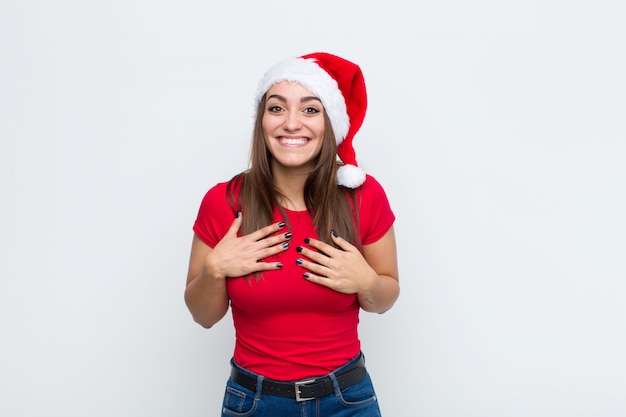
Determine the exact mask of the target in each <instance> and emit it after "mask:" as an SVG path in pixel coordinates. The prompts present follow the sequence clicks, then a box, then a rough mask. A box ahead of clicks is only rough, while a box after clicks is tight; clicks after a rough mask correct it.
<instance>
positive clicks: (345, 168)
mask: <svg viewBox="0 0 626 417" xmlns="http://www.w3.org/2000/svg"><path fill="white" fill-rule="evenodd" d="M364 182H365V171H364V170H363V169H362V168H359V167H357V166H354V165H341V166H340V167H339V169H338V170H337V183H338V184H339V185H343V186H344V187H348V188H357V187H358V186H360V185H361V184H363V183H364Z"/></svg>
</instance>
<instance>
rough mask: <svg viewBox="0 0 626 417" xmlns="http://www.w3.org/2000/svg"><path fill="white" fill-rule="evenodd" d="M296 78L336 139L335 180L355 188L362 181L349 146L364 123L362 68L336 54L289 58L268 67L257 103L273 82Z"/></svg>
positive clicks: (361, 172) (364, 102)
mask: <svg viewBox="0 0 626 417" xmlns="http://www.w3.org/2000/svg"><path fill="white" fill-rule="evenodd" d="M281 81H295V82H297V83H299V84H301V85H302V86H304V87H305V88H306V89H307V90H309V91H311V92H312V93H313V94H315V95H316V96H317V97H318V98H319V99H320V101H321V102H322V105H323V106H324V109H325V111H326V114H327V115H328V118H329V119H330V124H331V125H332V127H333V132H334V133H335V137H336V138H337V155H338V156H339V158H340V159H341V161H342V162H343V163H344V165H342V166H340V167H339V170H338V171H337V182H338V183H339V184H340V185H343V186H344V187H348V188H357V187H358V186H360V185H361V184H363V182H364V181H365V171H363V170H362V169H361V168H359V166H358V164H357V162H356V154H355V152H354V148H353V146H352V140H353V139H354V135H355V134H356V132H357V131H358V130H359V128H360V127H361V125H362V124H363V119H364V118H365V110H366V109H367V93H366V91H365V80H364V79H363V73H362V72H361V69H360V68H359V67H358V66H357V65H356V64H354V63H352V62H350V61H347V60H345V59H343V58H340V57H338V56H335V55H332V54H329V53H326V52H316V53H312V54H308V55H303V56H301V57H298V58H290V59H287V60H285V61H283V62H280V63H278V64H276V65H274V66H273V67H272V68H270V69H269V70H268V71H267V72H266V73H265V75H264V76H263V78H262V79H261V81H260V82H259V87H258V89H257V94H256V97H255V99H256V103H257V104H258V103H260V102H261V99H262V98H263V96H264V95H265V93H266V92H267V90H269V89H270V87H271V86H273V85H274V84H276V83H279V82H281Z"/></svg>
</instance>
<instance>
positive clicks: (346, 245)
mask: <svg viewBox="0 0 626 417" xmlns="http://www.w3.org/2000/svg"><path fill="white" fill-rule="evenodd" d="M330 235H331V238H332V239H333V242H335V244H336V245H337V246H339V247H340V248H341V249H343V250H345V251H346V252H355V251H358V249H357V248H356V246H354V245H352V244H351V243H350V242H348V241H347V240H345V239H344V238H342V237H341V236H339V235H338V234H337V232H335V230H334V229H333V230H332V231H331V233H330Z"/></svg>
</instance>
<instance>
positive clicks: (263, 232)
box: [248, 222, 285, 240]
mask: <svg viewBox="0 0 626 417" xmlns="http://www.w3.org/2000/svg"><path fill="white" fill-rule="evenodd" d="M284 227H285V222H278V223H273V224H270V225H269V226H265V227H262V228H260V229H259V230H257V231H254V232H252V233H250V234H249V235H248V236H249V237H250V238H252V239H254V240H261V239H263V238H265V237H267V236H269V235H271V234H273V233H276V232H277V231H279V230H281V229H283V228H284Z"/></svg>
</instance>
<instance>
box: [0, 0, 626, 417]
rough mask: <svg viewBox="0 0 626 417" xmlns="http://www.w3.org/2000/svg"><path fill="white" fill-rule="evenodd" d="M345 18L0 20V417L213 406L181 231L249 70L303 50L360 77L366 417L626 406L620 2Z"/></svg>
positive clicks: (203, 12)
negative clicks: (364, 95) (383, 234)
mask: <svg viewBox="0 0 626 417" xmlns="http://www.w3.org/2000/svg"><path fill="white" fill-rule="evenodd" d="M369 3H370V2H361V1H343V2H342V1H332V2H326V1H317V2H293V1H284V2H280V1H264V2H257V1H249V2H237V1H232V2H212V1H185V0H183V1H177V2H173V1H171V2H166V1H160V0H156V1H155V0H153V1H142V0H125V1H119V0H113V1H108V2H86V1H77V0H76V1H70V0H65V1H55V2H48V1H43V0H39V1H35V0H32V1H20V2H3V3H2V4H1V5H0V140H1V142H0V143H1V147H0V187H1V188H0V190H1V197H0V198H1V204H0V245H1V246H0V415H2V416H7V417H8V416H10V417H20V416H42V415H54V416H68V417H71V416H84V415H88V416H91V417H99V416H111V415H113V416H159V417H160V416H206V415H217V414H218V412H219V403H220V401H221V396H222V392H223V391H222V390H223V384H224V381H225V379H226V377H227V372H228V359H229V357H230V354H231V351H232V346H233V330H232V323H231V322H230V320H229V319H225V320H224V321H223V322H221V323H219V324H218V325H217V326H216V327H215V328H213V329H211V330H204V329H202V328H201V327H200V326H198V325H196V324H195V323H193V321H192V320H191V317H190V315H189V313H188V312H187V310H186V308H185V305H184V302H183V297H182V294H183V287H184V281H185V273H186V267H187V256H188V251H189V244H190V241H191V226H192V222H193V220H194V218H195V214H196V210H197V208H198V204H199V203H200V199H201V197H202V195H203V194H204V192H205V191H206V190H207V189H208V188H209V187H210V186H212V185H213V184H214V183H215V182H217V181H223V180H226V179H228V178H230V177H231V176H232V175H233V174H235V173H237V172H239V171H240V170H242V169H243V168H244V167H245V166H246V163H247V155H248V139H249V133H250V129H251V121H252V112H253V108H252V101H253V93H254V90H255V87H256V82H257V80H258V78H259V77H260V76H261V75H262V73H263V71H264V70H265V69H266V68H267V67H268V66H269V65H271V64H273V63H274V62H276V61H278V60H280V59H283V58H285V57H287V56H292V55H299V54H303V53H307V52H312V51H317V50H326V51H329V52H334V53H337V54H339V55H343V56H345V57H347V58H349V59H352V60H354V61H355V62H357V63H359V64H360V65H361V67H362V68H363V71H364V73H365V77H366V81H367V83H368V87H369V94H370V108H369V113H368V116H367V118H366V121H365V124H364V126H363V129H362V131H361V132H360V134H359V135H358V136H357V139H356V141H355V144H356V147H357V152H358V157H359V160H360V163H361V165H362V166H364V167H365V168H366V170H368V171H369V172H370V173H371V174H373V175H375V176H376V177H377V178H378V179H379V180H380V181H381V182H382V183H383V185H384V186H385V187H386V189H387V191H388V194H389V198H390V200H391V203H392V205H393V208H394V210H395V212H396V214H397V217H398V220H397V224H396V230H397V238H398V245H399V262H400V268H401V285H402V294H401V297H400V299H399V301H398V303H397V304H396V306H395V307H394V309H393V310H391V311H390V312H389V313H387V314H384V315H381V316H377V315H371V314H363V315H362V326H361V334H362V340H363V345H364V350H365V352H366V355H367V357H368V362H369V367H370V370H371V372H372V375H373V377H374V381H375V385H376V386H377V389H378V391H379V397H380V402H381V407H382V409H383V412H384V413H385V415H386V416H410V417H412V416H424V417H465V416H481V417H485V416H493V417H502V416H507V417H516V416H520V417H521V416H523V417H527V416H534V417H543V416H546V417H548V416H549V417H554V416H566V417H574V416H592V415H593V416H623V415H625V414H626V396H624V392H626V376H625V375H626V360H625V359H624V352H625V350H626V334H625V332H624V319H625V318H626V308H625V307H624V299H625V295H626V288H625V287H626V284H625V278H626V266H625V261H624V260H625V255H626V239H625V238H624V236H625V235H626V221H625V220H624V213H625V212H626V196H625V194H624V189H625V186H626V180H625V179H626V168H625V167H624V159H625V157H626V123H625V115H626V100H625V98H624V97H626V81H625V77H624V74H626V48H625V45H626V28H625V25H624V21H626V6H625V3H624V2H622V1H620V0H613V1H591V0H588V1H565V0H562V1H550V0H548V1H525V2H522V1H515V2H514V1H477V2H469V1H467V2H466V1H460V0H444V1H430V2H411V1H386V2H379V4H369ZM372 3H374V2H372Z"/></svg>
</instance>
